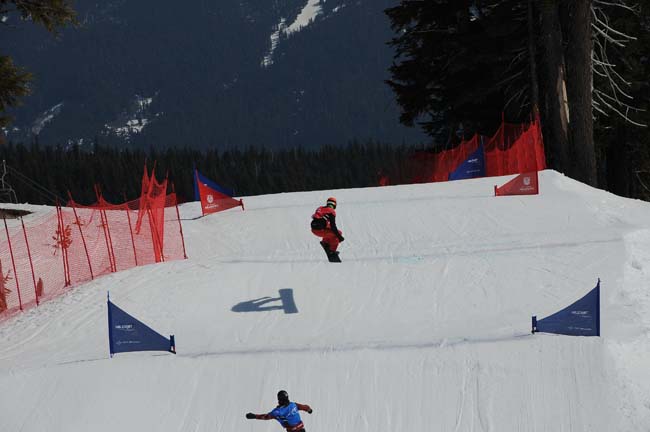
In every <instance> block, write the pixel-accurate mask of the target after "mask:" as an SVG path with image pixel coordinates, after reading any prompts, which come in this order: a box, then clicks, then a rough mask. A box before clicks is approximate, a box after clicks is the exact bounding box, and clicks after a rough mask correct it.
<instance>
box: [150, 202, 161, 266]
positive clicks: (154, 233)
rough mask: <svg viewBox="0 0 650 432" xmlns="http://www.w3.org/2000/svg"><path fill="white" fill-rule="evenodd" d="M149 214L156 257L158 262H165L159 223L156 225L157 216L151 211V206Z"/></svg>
mask: <svg viewBox="0 0 650 432" xmlns="http://www.w3.org/2000/svg"><path fill="white" fill-rule="evenodd" d="M163 211H164V210H163ZM147 216H148V217H149V229H150V230H151V242H152V243H153V254H154V258H155V260H156V262H165V257H164V256H163V251H162V248H161V247H160V242H159V240H158V225H156V218H155V217H154V216H153V214H152V212H151V207H149V208H148V209H147Z"/></svg>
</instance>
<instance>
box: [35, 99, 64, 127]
mask: <svg viewBox="0 0 650 432" xmlns="http://www.w3.org/2000/svg"><path fill="white" fill-rule="evenodd" d="M61 109H63V102H59V103H58V104H56V105H54V106H53V107H52V108H50V109H48V110H47V111H45V112H44V113H42V114H41V115H40V116H38V118H37V119H36V120H35V121H34V123H33V124H32V127H31V130H32V133H33V134H34V135H38V134H40V133H41V131H42V130H43V128H44V127H45V126H46V125H47V124H48V123H49V122H51V121H52V120H53V119H54V117H56V116H57V115H59V113H60V112H61Z"/></svg>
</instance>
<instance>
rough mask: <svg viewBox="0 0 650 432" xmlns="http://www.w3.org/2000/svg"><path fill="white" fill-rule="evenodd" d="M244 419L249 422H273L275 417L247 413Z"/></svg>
mask: <svg viewBox="0 0 650 432" xmlns="http://www.w3.org/2000/svg"><path fill="white" fill-rule="evenodd" d="M246 418H247V419H249V420H253V419H255V420H273V419H275V417H273V416H272V415H271V414H253V413H248V414H246Z"/></svg>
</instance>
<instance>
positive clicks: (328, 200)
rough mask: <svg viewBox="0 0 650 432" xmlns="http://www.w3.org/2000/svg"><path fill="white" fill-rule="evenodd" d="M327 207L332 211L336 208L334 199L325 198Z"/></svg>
mask: <svg viewBox="0 0 650 432" xmlns="http://www.w3.org/2000/svg"><path fill="white" fill-rule="evenodd" d="M326 205H327V207H332V208H333V209H335V208H336V198H334V197H329V198H327V204H326Z"/></svg>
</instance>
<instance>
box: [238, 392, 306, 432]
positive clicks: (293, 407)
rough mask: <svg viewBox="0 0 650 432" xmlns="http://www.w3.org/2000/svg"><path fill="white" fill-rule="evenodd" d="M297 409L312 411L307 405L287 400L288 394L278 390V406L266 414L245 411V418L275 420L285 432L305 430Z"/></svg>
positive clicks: (302, 431) (303, 431)
mask: <svg viewBox="0 0 650 432" xmlns="http://www.w3.org/2000/svg"><path fill="white" fill-rule="evenodd" d="M298 411H306V412H308V413H309V414H311V413H312V409H311V407H310V406H309V405H303V404H299V403H296V402H291V401H290V400H289V394H288V393H287V392H286V391H284V390H280V391H279V392H278V406H277V407H275V408H274V409H273V410H272V411H271V412H270V413H268V414H253V413H247V414H246V418H247V419H249V420H253V419H257V420H277V421H278V422H279V423H280V425H281V426H282V427H283V428H285V429H286V430H287V432H305V425H304V424H303V422H302V419H301V418H300V413H299V412H298Z"/></svg>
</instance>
